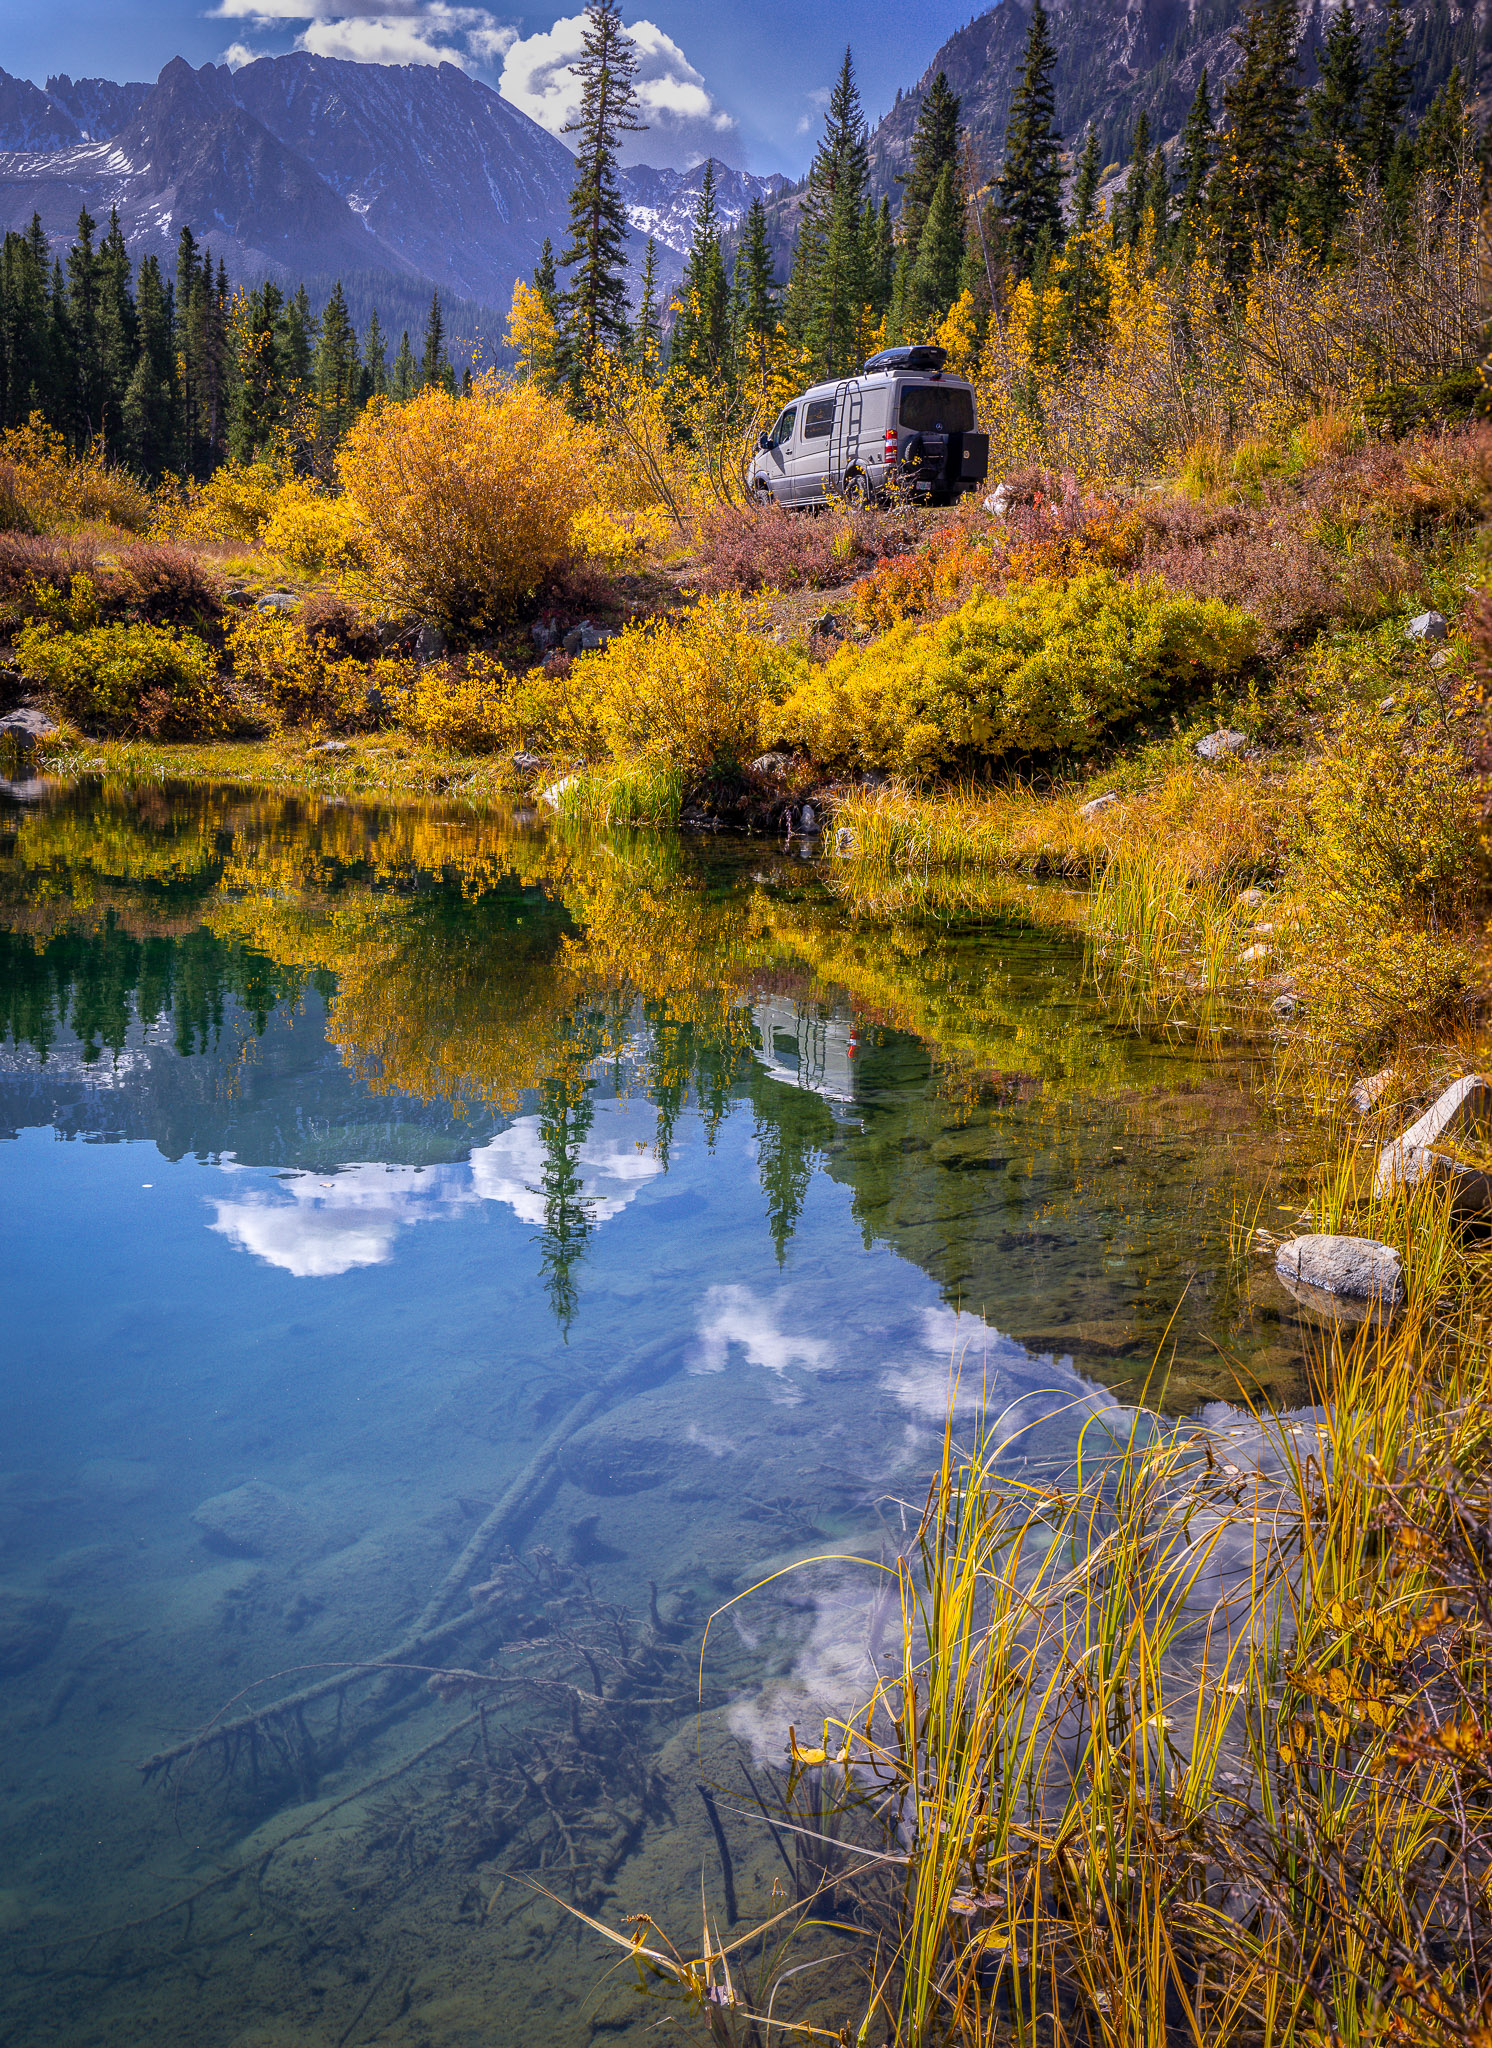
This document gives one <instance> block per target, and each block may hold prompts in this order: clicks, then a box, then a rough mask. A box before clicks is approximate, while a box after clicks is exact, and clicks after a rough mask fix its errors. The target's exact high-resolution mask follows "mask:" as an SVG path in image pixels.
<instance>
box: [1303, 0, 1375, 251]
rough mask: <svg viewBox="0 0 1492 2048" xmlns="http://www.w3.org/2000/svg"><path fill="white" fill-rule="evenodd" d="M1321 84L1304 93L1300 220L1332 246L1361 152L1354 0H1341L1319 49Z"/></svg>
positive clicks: (1314, 241)
mask: <svg viewBox="0 0 1492 2048" xmlns="http://www.w3.org/2000/svg"><path fill="white" fill-rule="evenodd" d="M1316 69H1317V71H1318V73H1319V78H1318V82H1317V84H1316V85H1315V86H1314V87H1313V88H1312V90H1311V91H1310V92H1309V93H1308V94H1307V95H1306V103H1305V110H1306V121H1307V123H1308V126H1309V131H1310V133H1309V139H1308V141H1307V143H1306V148H1305V161H1304V166H1303V169H1304V175H1303V177H1302V180H1301V204H1300V226H1301V232H1302V234H1303V235H1304V236H1305V237H1306V239H1307V240H1308V241H1309V242H1310V244H1311V245H1312V246H1313V247H1314V248H1316V249H1320V250H1322V251H1325V250H1327V249H1329V248H1330V247H1331V244H1332V241H1333V240H1334V238H1335V236H1336V233H1337V230H1338V228H1339V227H1340V226H1341V223H1342V221H1343V219H1344V217H1345V215H1346V212H1347V207H1348V203H1349V199H1350V189H1349V185H1350V179H1349V172H1348V168H1347V162H1348V160H1349V159H1351V158H1354V157H1355V156H1356V155H1357V147H1358V123H1359V120H1360V119H1361V116H1362V100H1363V82H1364V73H1363V57H1362V30H1361V28H1360V27H1359V25H1358V21H1357V17H1356V16H1355V15H1354V13H1353V12H1352V0H1342V4H1341V6H1340V7H1338V9H1337V10H1336V12H1335V14H1333V16H1332V17H1331V20H1330V22H1329V23H1328V24H1327V29H1326V39H1325V41H1324V42H1323V43H1322V45H1321V47H1320V48H1319V49H1318V50H1317V52H1316Z"/></svg>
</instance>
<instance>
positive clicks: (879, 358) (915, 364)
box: [865, 344, 948, 376]
mask: <svg viewBox="0 0 1492 2048" xmlns="http://www.w3.org/2000/svg"><path fill="white" fill-rule="evenodd" d="M947 360H948V351H947V349H946V348H933V347H932V346H931V345H930V344H929V345H921V346H918V347H916V348H883V349H882V350H881V352H880V354H879V355H874V356H871V357H870V358H869V360H868V361H867V363H866V365H865V374H866V375H867V376H869V374H870V372H871V371H872V370H927V371H929V372H931V373H932V374H934V375H936V374H937V372H938V371H939V370H941V369H942V367H943V365H944V363H946V362H947Z"/></svg>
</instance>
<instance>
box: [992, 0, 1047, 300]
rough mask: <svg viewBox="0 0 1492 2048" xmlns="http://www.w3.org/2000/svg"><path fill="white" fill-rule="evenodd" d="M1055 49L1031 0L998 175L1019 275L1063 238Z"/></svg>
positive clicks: (1042, 16) (1027, 272)
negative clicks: (1028, 23) (1003, 160)
mask: <svg viewBox="0 0 1492 2048" xmlns="http://www.w3.org/2000/svg"><path fill="white" fill-rule="evenodd" d="M1056 68H1057V52H1056V50H1055V48H1054V47H1053V45H1052V38H1051V34H1050V31H1049V30H1048V27H1047V16H1046V9H1045V8H1044V7H1043V6H1042V4H1041V0H1032V4H1031V25H1030V28H1029V29H1028V30H1027V32H1026V50H1025V56H1024V58H1023V60H1022V63H1021V74H1020V77H1019V79H1018V80H1017V82H1016V88H1015V92H1014V94H1013V96H1012V98H1011V102H1010V116H1009V119H1008V120H1007V121H1006V124H1005V162H1004V164H1003V166H1002V168H1001V171H1000V176H999V180H998V184H999V191H1000V212H1001V215H1002V218H1003V222H1004V227H1005V234H1006V239H1007V243H1008V246H1009V249H1010V254H1011V258H1012V260H1013V263H1014V266H1015V270H1016V274H1017V276H1018V277H1029V276H1030V275H1031V274H1032V272H1033V270H1034V269H1035V268H1036V266H1037V263H1038V260H1039V258H1040V255H1041V252H1042V251H1044V250H1045V251H1050V250H1052V249H1054V248H1057V247H1058V246H1059V245H1060V244H1061V241H1062V137H1061V135H1060V134H1059V133H1058V131H1057V125H1056V99H1055V97H1054V94H1053V88H1052V77H1053V73H1054V72H1055V71H1056Z"/></svg>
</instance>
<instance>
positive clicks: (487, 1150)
mask: <svg viewBox="0 0 1492 2048" xmlns="http://www.w3.org/2000/svg"><path fill="white" fill-rule="evenodd" d="M608 1121H609V1122H611V1123H613V1124H615V1125H618V1126H620V1129H621V1135H619V1136H617V1137H614V1138H612V1137H607V1136H605V1135H604V1134H603V1132H601V1131H595V1130H593V1131H592V1133H591V1135H590V1137H589V1138H587V1140H586V1142H585V1143H584V1144H583V1145H582V1146H581V1148H580V1151H579V1153H578V1154H577V1156H576V1164H577V1166H578V1167H579V1171H580V1184H581V1195H582V1198H583V1200H584V1203H585V1210H586V1214H587V1215H588V1217H589V1218H590V1220H591V1222H592V1223H594V1224H602V1223H609V1222H610V1221H611V1219H612V1217H613V1216H619V1215H620V1214H621V1212H622V1211H623V1209H625V1208H626V1206H627V1204H628V1203H629V1202H630V1201H631V1200H632V1199H633V1197H634V1196H635V1195H637V1194H638V1193H640V1192H641V1190H642V1189H643V1188H644V1187H645V1186H646V1185H647V1183H648V1182H649V1181H650V1180H651V1179H652V1178H653V1176H654V1175H655V1174H659V1173H661V1172H662V1171H663V1166H662V1163H661V1161H660V1160H658V1159H657V1158H656V1157H655V1156H654V1154H653V1152H652V1151H651V1150H650V1149H647V1148H646V1147H644V1149H643V1150H642V1151H639V1150H638V1144H637V1135H636V1130H637V1128H640V1127H641V1120H640V1119H638V1118H634V1117H632V1116H631V1115H630V1113H629V1112H628V1110H627V1109H626V1108H625V1106H623V1105H616V1106H614V1107H613V1108H612V1109H611V1111H610V1115H609V1117H608ZM223 1166H224V1169H225V1171H227V1172H230V1173H236V1172H240V1171H242V1170H243V1169H241V1168H239V1167H237V1166H235V1165H234V1163H233V1162H232V1161H231V1160H225V1161H223ZM543 1181H544V1141H543V1138H542V1136H541V1135H540V1130H539V1119H538V1118H537V1117H536V1116H525V1117H520V1118H519V1119H518V1121H517V1122H516V1123H514V1124H512V1125H510V1126H509V1128H508V1129H507V1130H505V1131H500V1132H499V1133H498V1135H497V1136H496V1137H495V1138H493V1139H492V1140H491V1141H490V1142H489V1143H488V1144H486V1145H478V1146H477V1147H475V1149H474V1150H473V1152H472V1155H471V1157H470V1159H469V1160H467V1161H466V1162H465V1163H464V1164H461V1165H452V1166H433V1167H416V1166H384V1165H382V1164H379V1163H377V1162H374V1163H372V1164H369V1165H360V1166H343V1167H339V1168H338V1169H337V1170H336V1171H335V1172H333V1173H329V1174H318V1173H293V1174H286V1175H284V1176H283V1177H282V1178H281V1179H280V1180H279V1181H278V1183H277V1185H276V1186H275V1188H274V1189H273V1190H270V1189H255V1190H254V1191H253V1192H252V1193H250V1194H247V1195H245V1196H244V1197H243V1198H242V1199H240V1200H238V1201H232V1202H217V1203H215V1204H214V1208H215V1210H216V1212H217V1213H216V1215H215V1217H214V1220H213V1222H212V1223H211V1224H210V1225H209V1226H208V1227H209V1228H210V1229H212V1230H216V1231H218V1232H219V1233H220V1234H221V1235H222V1236H224V1237H226V1238H227V1239H228V1241H229V1243H230V1244H233V1245H236V1246H237V1247H238V1249H239V1250H240V1251H245V1252H249V1253H251V1254H252V1255H253V1256H254V1257H255V1258H257V1259H263V1260H264V1262H265V1264H266V1265H270V1266H278V1267H279V1268H280V1269H281V1270H282V1272H286V1273H293V1274H294V1275H295V1277H296V1278H297V1279H299V1280H324V1279H327V1278H330V1277H331V1276H332V1275H334V1274H337V1273H350V1272H352V1271H353V1269H354V1268H355V1267H358V1266H381V1265H382V1264H383V1263H384V1262H385V1260H387V1259H390V1258H392V1257H393V1253H394V1243H395V1240H396V1238H397V1237H398V1235H399V1232H400V1231H401V1230H404V1229H407V1228H408V1227H409V1226H410V1225H412V1224H415V1223H434V1222H439V1221H442V1220H444V1219H448V1218H450V1217H453V1216H456V1215H458V1214H459V1213H460V1212H461V1211H462V1210H463V1209H467V1208H470V1207H471V1205H472V1204H473V1203H474V1202H503V1203H505V1204H506V1205H507V1207H508V1208H510V1209H511V1210H512V1212H513V1214H514V1215H515V1216H516V1217H517V1218H518V1219H519V1221H520V1222H523V1223H527V1224H531V1225H532V1226H533V1227H534V1228H536V1229H542V1227H543V1224H544V1192H543Z"/></svg>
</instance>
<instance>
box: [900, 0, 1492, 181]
mask: <svg viewBox="0 0 1492 2048" xmlns="http://www.w3.org/2000/svg"><path fill="white" fill-rule="evenodd" d="M1047 11H1048V14H1049V16H1050V19H1051V29H1052V39H1053V41H1054V43H1055V44H1056V47H1057V75H1056V81H1055V83H1056V100H1057V121H1058V124H1059V126H1060V127H1061V130H1062V133H1063V135H1064V136H1066V137H1068V138H1069V139H1076V138H1078V137H1080V136H1081V135H1082V133H1083V131H1084V129H1085V128H1086V127H1087V126H1088V125H1089V123H1090V122H1091V123H1093V124H1094V125H1096V127H1097V129H1098V133H1099V140H1100V144H1101V146H1102V149H1103V153H1104V156H1105V159H1106V160H1107V161H1109V162H1114V161H1118V160H1121V159H1122V158H1123V157H1124V156H1125V154H1126V153H1127V150H1128V147H1129V140H1130V136H1131V134H1132V132H1133V128H1134V122H1135V117H1136V115H1137V114H1138V113H1139V112H1140V111H1141V109H1143V110H1144V111H1145V112H1146V113H1147V114H1148V115H1149V117H1150V124H1151V129H1152V132H1153V133H1154V132H1156V131H1158V132H1159V134H1160V135H1161V137H1162V138H1163V139H1169V138H1170V137H1171V136H1173V135H1176V134H1178V133H1179V132H1180V130H1181V127H1182V124H1183V122H1184V121H1185V119H1186V110H1187V107H1188V106H1189V104H1190V102H1191V98H1192V95H1193V94H1194V93H1195V91H1196V88H1197V80H1198V78H1199V76H1200V75H1201V72H1202V70H1203V69H1204V67H1205V69H1206V71H1207V76H1208V80H1209V83H1210V85H1211V86H1212V88H1213V107H1214V111H1218V110H1219V109H1220V107H1221V87H1222V84H1223V83H1224V82H1225V81H1226V79H1227V78H1228V76H1229V75H1230V73H1231V71H1232V69H1233V65H1234V63H1235V62H1236V59H1237V48H1236V46H1235V44H1234V42H1233V40H1232V31H1233V30H1234V29H1235V28H1236V27H1237V26H1238V25H1239V23H1240V22H1241V21H1242V19H1243V17H1244V15H1245V13H1246V12H1247V4H1246V0H1118V4H1114V0H1048V8H1047ZM1331 11H1332V10H1331V7H1330V6H1329V5H1328V0H1306V5H1304V6H1303V8H1302V15H1303V29H1302V35H1301V48H1302V51H1303V53H1304V54H1305V58H1306V61H1305V66H1304V75H1305V76H1306V77H1307V78H1309V77H1310V76H1311V75H1312V70H1313V64H1312V60H1311V57H1310V54H1309V53H1310V52H1312V51H1313V50H1314V49H1315V47H1316V45H1317V44H1318V43H1319V41H1320V39H1321V36H1322V33H1323V29H1324V21H1325V19H1326V18H1327V17H1328V16H1329V15H1330V13H1331ZM1404 11H1405V15H1406V18H1407V20H1408V22H1409V25H1410V43H1409V56H1410V59H1411V61H1412V64H1413V75H1414V86H1415V97H1414V109H1415V110H1420V109H1422V108H1423V107H1424V106H1426V105H1427V104H1428V103H1429V101H1430V99H1431V98H1433V96H1434V94H1435V92H1436V91H1437V90H1438V89H1439V87H1440V86H1441V85H1442V84H1443V82H1444V80H1445V78H1446V76H1447V75H1448V73H1449V72H1450V69H1451V66H1452V65H1453V64H1455V63H1459V64H1460V66H1461V71H1462V75H1463V77H1464V78H1466V79H1467V80H1468V81H1469V82H1470V83H1471V86H1472V88H1473V90H1474V91H1475V92H1476V93H1485V92H1486V91H1487V90H1488V88H1489V86H1492V4H1489V0H1405V9H1404ZM1357 12H1358V14H1359V17H1360V18H1361V19H1362V20H1363V21H1364V22H1365V23H1366V24H1367V26H1368V30H1369V35H1370V37H1376V34H1377V32H1378V30H1379V28H1380V26H1381V23H1382V17H1383V12H1384V8H1383V4H1382V0H1363V4H1362V5H1361V6H1360V7H1359V8H1358V9H1357ZM1030 19H1031V15H1030V8H1029V6H1026V5H1023V4H1022V0H1003V4H1002V5H1000V6H998V7H994V8H992V9H991V10H990V11H989V12H988V13H986V14H981V15H979V16H978V17H977V18H976V19H975V20H973V21H971V22H970V23H969V24H968V25H967V26H966V27H965V28H961V29H960V30H959V31H958V32H957V34H955V35H952V36H950V37H949V38H948V40H947V42H946V43H944V44H943V46H942V48H941V49H940V50H938V51H937V53H936V54H935V55H934V57H933V59H932V61H931V63H930V64H929V65H928V67H927V69H926V71H925V72H924V73H923V75H922V77H921V78H920V79H919V80H918V81H917V83H916V85H914V86H913V87H912V88H911V89H910V90H909V91H907V92H905V93H903V94H902V95H901V97H900V98H899V99H898V101H897V104H896V105H895V106H894V107H893V108H892V110H891V112H890V113H889V114H887V115H886V117H885V118H884V120H882V121H881V122H880V123H879V125H878V126H877V127H876V129H875V131H874V133H873V135H872V137H871V173H872V178H873V180H874V183H875V189H876V191H877V193H880V192H883V191H886V190H890V191H892V193H893V203H894V194H895V190H896V188H895V183H894V179H895V174H896V172H897V171H898V170H899V169H901V168H902V167H903V166H904V165H905V163H906V162H907V159H908V154H909V150H910V145H911V137H912V129H913V126H914V125H915V123H916V119H917V109H918V107H919V106H920V105H921V101H922V95H923V93H924V92H925V91H926V90H927V87H928V86H929V85H930V84H931V83H932V81H933V79H934V78H935V77H936V76H937V74H938V73H939V72H940V71H943V72H946V73H947V75H948V82H949V84H950V85H951V86H952V87H953V90H954V91H955V92H956V93H957V94H958V95H959V97H960V98H961V99H962V101H963V118H964V121H965V124H966V125H967V127H968V129H969V132H970V134H971V136H972V137H973V139H974V142H975V145H976V147H977V148H978V150H979V153H980V155H981V157H982V159H983V161H984V163H985V164H986V166H987V167H988V168H990V169H993V168H994V167H995V166H996V165H997V164H998V163H999V161H1000V158H1001V154H1002V150H1003V145H1004V137H1005V117H1006V113H1007V110H1008V108H1009V104H1010V94H1011V91H1012V89H1013V87H1014V84H1015V81H1016V78H1017V76H1018V74H1019V71H1020V64H1021V54H1022V51H1023V49H1024V46H1025V41H1026V32H1027V29H1028V27H1029V24H1030Z"/></svg>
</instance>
